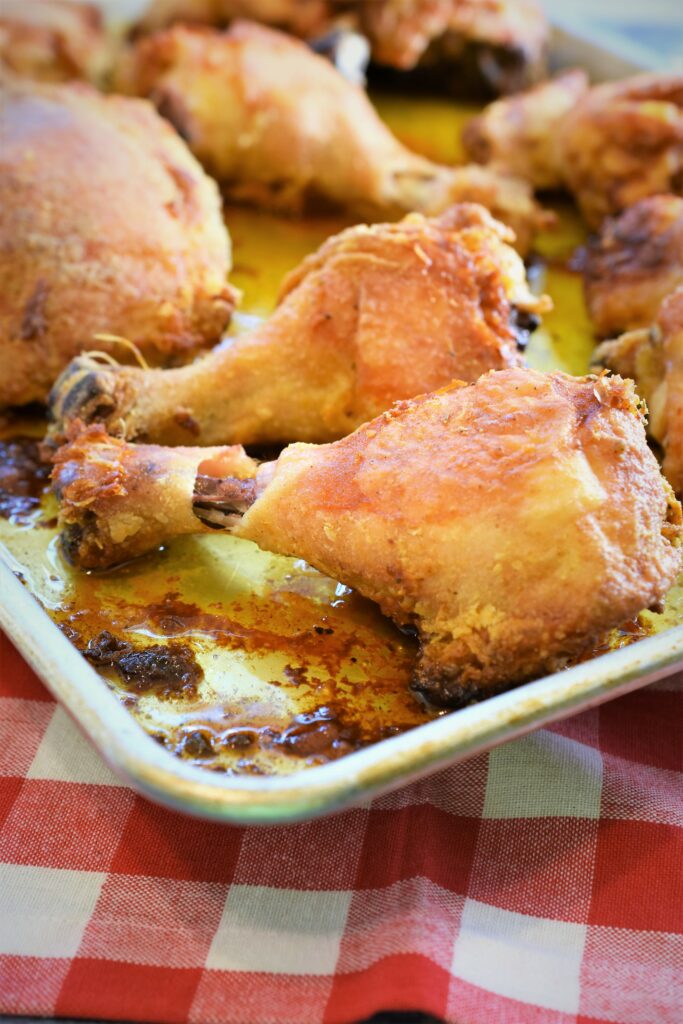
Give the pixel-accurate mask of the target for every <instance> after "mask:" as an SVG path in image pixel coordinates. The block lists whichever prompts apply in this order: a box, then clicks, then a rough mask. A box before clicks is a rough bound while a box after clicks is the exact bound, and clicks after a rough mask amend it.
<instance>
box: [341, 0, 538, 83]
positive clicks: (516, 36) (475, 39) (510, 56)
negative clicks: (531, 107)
mask: <svg viewBox="0 0 683 1024" xmlns="http://www.w3.org/2000/svg"><path fill="white" fill-rule="evenodd" d="M357 11H358V24H359V27H360V29H361V31H363V32H364V33H365V34H366V35H367V36H368V38H369V40H370V44H371V47H372V56H373V59H374V60H375V61H377V62H378V63H379V64H385V65H388V66H390V67H393V68H400V69H402V70H410V69H412V68H415V67H416V66H418V65H421V66H423V67H425V68H430V67H433V66H435V65H436V66H438V65H439V64H447V65H448V64H450V65H455V67H456V68H457V67H459V66H460V67H461V62H462V61H463V59H465V61H466V62H467V61H468V59H469V62H470V63H471V62H474V63H475V64H476V65H477V70H478V72H479V74H480V75H481V76H482V77H483V78H484V80H485V81H486V82H487V84H488V86H489V87H490V88H491V89H492V90H493V91H494V92H496V93H508V92H516V91H517V90H519V89H523V88H525V87H526V86H528V85H531V84H532V83H533V82H536V81H538V80H539V79H540V78H542V77H543V75H544V73H545V66H546V65H545V51H546V46H547V42H548V34H549V27H548V21H547V19H546V17H545V14H544V13H543V9H542V8H541V6H540V5H539V4H538V3H537V2H536V0H375V2H373V3H359V4H358V5H357ZM461 70H462V67H461Z"/></svg>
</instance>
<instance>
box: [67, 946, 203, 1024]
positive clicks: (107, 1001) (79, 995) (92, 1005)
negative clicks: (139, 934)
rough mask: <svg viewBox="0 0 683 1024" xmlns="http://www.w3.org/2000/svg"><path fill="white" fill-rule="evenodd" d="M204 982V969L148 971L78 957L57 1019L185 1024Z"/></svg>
mask: <svg viewBox="0 0 683 1024" xmlns="http://www.w3.org/2000/svg"><path fill="white" fill-rule="evenodd" d="M172 938H173V937H172V936H169V941H172ZM200 978H201V970H199V968H184V969H183V968H179V967H175V968H172V967H149V966H145V967H142V966H140V965H139V964H128V963H116V962H113V961H108V960H91V959H86V958H83V957H77V958H76V959H75V960H74V961H73V962H72V964H71V967H70V969H69V972H68V974H67V976H66V978H65V979H64V983H63V985H62V988H61V991H60V993H59V997H58V999H57V1003H56V1006H55V1014H56V1015H57V1016H60V1017H96V1018H98V1019H99V1018H101V1017H103V1018H108V1019H114V1020H134V1021H152V1022H154V1024H158V1022H159V1021H163V1022H164V1024H166V1022H168V1024H176V1022H178V1024H182V1022H184V1021H186V1020H187V1018H188V1015H189V1012H190V1006H191V1005H192V1000H193V998H194V994H195V992H196V990H197V986H198V984H199V980H200Z"/></svg>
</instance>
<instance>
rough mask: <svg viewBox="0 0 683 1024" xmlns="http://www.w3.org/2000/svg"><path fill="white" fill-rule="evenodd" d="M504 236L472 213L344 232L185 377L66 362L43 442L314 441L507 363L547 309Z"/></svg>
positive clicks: (476, 209)
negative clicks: (104, 438)
mask: <svg viewBox="0 0 683 1024" xmlns="http://www.w3.org/2000/svg"><path fill="white" fill-rule="evenodd" d="M509 237H510V235H509V231H507V230H506V229H505V228H503V226H502V225H501V224H498V223H497V222H496V221H494V220H493V219H492V218H491V217H490V216H489V214H488V213H487V212H486V210H484V209H483V208H482V207H480V206H473V205H462V206H455V207H453V208H452V209H451V210H450V211H448V213H447V214H444V215H443V217H442V218H440V219H439V220H433V221H432V220H427V219H425V218H424V217H422V216H421V215H420V214H409V215H408V217H406V218H404V220H402V221H400V222H399V223H398V224H378V225H374V226H373V227H368V226H366V225H360V226H358V227H355V228H349V229H347V230H346V231H343V232H342V233H341V234H339V235H336V236H335V237H333V238H330V239H328V240H327V241H326V242H324V243H323V245H322V246H321V247H320V249H319V250H318V252H317V253H314V254H313V255H311V256H308V257H307V258H306V259H305V260H304V261H303V263H302V264H301V265H300V266H299V267H298V268H297V269H296V270H294V271H292V272H291V273H290V274H289V275H288V276H287V277H286V278H285V281H284V282H283V285H282V289H281V293H280V304H279V306H278V307H277V309H276V310H275V312H274V313H273V315H272V316H271V318H270V320H269V321H268V322H266V323H264V324H262V325H261V326H259V327H257V328H256V329H255V330H254V331H252V332H251V333H250V334H247V335H242V336H241V337H239V338H234V339H229V340H228V341H226V342H225V343H224V344H223V345H221V346H219V347H218V348H215V349H213V351H212V352H210V353H209V354H208V355H207V356H205V357H204V358H203V359H199V360H197V361H196V362H194V363H192V364H191V365H189V366H183V367H179V368H178V369H173V370H142V369H139V368H136V367H119V368H115V367H109V366H102V365H98V364H97V363H93V361H92V360H91V359H88V358H87V357H81V358H80V359H77V360H75V361H74V363H73V364H71V365H70V366H69V367H68V368H67V369H66V370H65V371H64V374H63V375H62V377H61V378H60V380H59V381H58V383H57V384H56V385H55V388H54V390H53V393H52V396H51V400H50V414H51V418H52V421H53V434H57V435H59V434H61V433H63V432H64V431H65V429H67V428H68V424H69V422H70V421H71V420H74V419H80V420H82V421H84V422H93V421H100V422H103V423H104V424H105V425H106V427H107V429H108V430H109V432H110V433H112V434H117V435H120V436H123V437H126V438H129V439H137V438H140V439H144V440H147V441H155V442H158V443H161V444H187V443H194V444H233V443H239V444H267V443H283V442H288V441H327V440H333V439H334V438H337V437H343V436H344V435H345V434H348V433H350V432H351V431H352V430H354V429H355V428H356V427H357V426H359V425H360V424H361V423H364V422H366V421H367V420H370V419H372V418H373V417H374V416H377V415H378V414H379V413H380V412H383V411H384V410H385V409H388V408H389V406H390V405H391V404H392V402H395V401H397V400H399V399H402V398H412V397H413V396H414V395H417V394H421V393H422V392H424V391H431V390H434V389H435V388H438V387H442V386H443V385H445V384H448V383H450V381H451V380H453V378H454V377H457V378H460V379H461V380H465V381H473V380H476V379H477V377H479V376H480V375H481V374H482V373H485V372H486V371H487V370H491V369H502V368H503V367H505V366H515V365H518V364H519V363H521V361H522V357H521V352H520V347H519V344H518V343H519V341H520V340H521V341H523V340H524V334H525V330H526V333H527V334H528V328H529V327H531V326H533V325H534V322H535V314H537V313H542V312H544V311H545V310H546V309H547V308H548V307H549V305H550V301H549V300H548V299H547V298H546V297H545V296H540V297H538V296H534V295H533V294H532V293H531V292H530V291H529V288H528V285H527V282H526V277H525V272H524V265H523V263H522V261H521V259H520V258H519V256H518V255H517V253H516V252H515V251H514V249H512V248H511V246H510V245H509V244H508V241H509Z"/></svg>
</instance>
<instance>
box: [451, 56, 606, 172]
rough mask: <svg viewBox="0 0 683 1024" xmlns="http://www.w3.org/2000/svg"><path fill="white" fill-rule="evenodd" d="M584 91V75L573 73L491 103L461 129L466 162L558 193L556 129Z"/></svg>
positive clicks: (559, 169)
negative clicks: (485, 166)
mask: <svg viewBox="0 0 683 1024" xmlns="http://www.w3.org/2000/svg"><path fill="white" fill-rule="evenodd" d="M587 90H588V76H587V75H586V73H585V71H581V70H580V69H578V68H575V69H574V70H572V71H565V72H563V73H562V74H560V75H558V76H557V77H556V78H553V79H550V80H549V81H547V82H541V83H540V84H539V85H536V86H534V87H533V88H532V89H529V90H527V91H526V92H521V93H518V94H517V95H515V96H510V97H508V98H506V99H500V100H496V102H495V103H491V104H490V105H489V106H488V107H486V109H485V110H484V111H483V113H481V114H480V115H479V116H478V117H475V118H474V119H473V120H472V121H470V122H469V124H467V125H466V127H465V130H464V132H463V137H462V140H463V144H464V146H465V149H466V151H467V153H468V155H469V157H470V158H471V159H472V160H476V161H477V163H480V164H489V165H492V166H494V167H499V168H501V169H503V170H506V171H508V172H509V173H510V174H514V175H517V176H518V177H520V178H524V179H525V180H526V181H528V182H530V183H531V185H533V187H534V188H536V189H544V188H561V187H562V185H563V183H564V174H563V166H562V161H561V159H560V151H559V146H558V128H559V125H560V124H561V123H562V121H563V120H564V119H565V117H566V116H567V115H568V114H569V112H570V110H572V109H573V107H574V106H575V105H576V103H577V102H578V101H579V99H580V98H581V97H582V96H583V95H584V93H586V92H587Z"/></svg>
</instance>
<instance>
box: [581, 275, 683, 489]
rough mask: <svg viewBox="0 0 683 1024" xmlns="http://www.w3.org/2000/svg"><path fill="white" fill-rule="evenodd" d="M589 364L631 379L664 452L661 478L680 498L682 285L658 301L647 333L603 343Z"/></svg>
mask: <svg viewBox="0 0 683 1024" xmlns="http://www.w3.org/2000/svg"><path fill="white" fill-rule="evenodd" d="M595 359H596V362H598V363H600V364H601V365H603V366H609V367H611V368H613V369H614V370H616V371H617V372H618V373H622V374H625V375H627V376H629V377H632V378H633V380H635V382H636V386H637V388H638V391H639V393H640V394H641V395H642V396H643V398H644V399H645V401H646V402H647V405H648V410H649V423H648V430H649V433H650V435H651V437H653V438H654V439H655V440H656V441H657V442H658V443H659V444H660V445H661V446H662V448H663V450H664V463H663V466H662V468H663V470H664V473H665V475H666V477H667V479H668V480H669V482H670V483H671V486H672V487H673V488H674V490H675V491H676V493H677V494H683V285H682V286H681V287H679V288H678V289H677V290H676V291H675V292H674V293H673V294H672V295H669V296H668V297H667V298H666V299H665V300H664V302H663V303H662V305H661V308H660V310H659V313H658V315H657V319H656V321H655V323H654V325H653V326H652V327H651V328H649V329H643V330H638V331H628V332H627V333H626V334H622V335H621V337H619V338H616V339H615V340H614V341H606V342H604V343H603V344H602V345H600V346H599V348H598V349H597V350H596V353H595Z"/></svg>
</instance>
